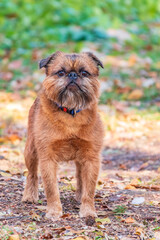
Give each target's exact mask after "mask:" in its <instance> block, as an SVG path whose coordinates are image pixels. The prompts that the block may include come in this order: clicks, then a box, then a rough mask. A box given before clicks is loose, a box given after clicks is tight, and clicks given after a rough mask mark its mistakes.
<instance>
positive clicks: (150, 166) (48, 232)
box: [0, 102, 160, 240]
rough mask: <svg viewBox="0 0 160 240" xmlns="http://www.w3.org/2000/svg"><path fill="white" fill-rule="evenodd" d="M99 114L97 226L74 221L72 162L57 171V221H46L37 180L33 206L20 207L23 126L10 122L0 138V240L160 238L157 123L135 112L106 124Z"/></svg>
mask: <svg viewBox="0 0 160 240" xmlns="http://www.w3.org/2000/svg"><path fill="white" fill-rule="evenodd" d="M25 104H26V103H25ZM22 106H23V102H22ZM25 111H26V109H25ZM101 114H102V118H103V120H104V122H105V126H106V138H105V148H104V151H103V160H102V171H101V173H100V177H99V181H98V184H97V190H96V196H95V203H96V209H97V214H98V218H97V219H96V222H95V223H93V222H92V221H90V219H89V220H88V221H87V224H88V225H92V224H93V225H92V226H88V225H86V221H85V219H80V218H79V215H78V212H79V204H78V203H77V202H76V200H75V186H76V181H75V177H74V175H75V167H74V164H73V163H69V164H68V165H66V164H63V165H62V166H61V167H60V170H59V188H60V194H61V201H62V205H63V213H64V215H63V216H62V218H61V219H59V220H55V221H51V220H48V219H46V218H45V209H46V198H45V196H44V191H43V186H42V183H41V180H40V182H39V197H40V200H39V202H38V204H22V203H21V198H22V191H23V188H24V183H25V180H26V171H25V166H24V162H23V155H22V152H23V149H24V142H25V132H26V130H25V127H26V125H23V124H22V128H18V127H17V126H20V125H16V123H15V124H14V128H13V125H10V129H11V130H12V131H11V130H10V131H11V135H9V136H12V138H10V139H9V137H8V140H7V138H6V137H5V136H4V139H5V140H4V142H2V145H1V146H0V163H1V167H0V169H1V170H0V227H1V231H0V239H8V238H9V237H10V239H11V240H14V239H77V240H78V239H79V240H82V239H96V240H98V239H107V240H132V239H141V240H142V239H144V240H159V239H160V147H159V146H160V137H159V135H158V132H160V121H159V120H152V121H151V120H148V119H144V118H143V117H139V116H136V115H135V114H130V115H127V116H126V115H124V114H122V115H118V116H116V117H115V118H114V121H113V119H112V117H110V118H109V119H110V120H106V114H107V113H106V112H105V111H103V112H101ZM23 115H24V114H23ZM107 119H108V118H107ZM21 120H22V121H23V119H21ZM25 124H26V123H25ZM13 129H14V135H15V136H17V138H16V137H15V139H14V138H13ZM18 134H19V135H18Z"/></svg>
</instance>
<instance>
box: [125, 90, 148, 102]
mask: <svg viewBox="0 0 160 240" xmlns="http://www.w3.org/2000/svg"><path fill="white" fill-rule="evenodd" d="M143 95H144V93H143V91H142V90H141V89H134V90H133V91H132V92H131V93H130V94H129V96H128V99H129V100H139V99H141V98H142V97H143Z"/></svg>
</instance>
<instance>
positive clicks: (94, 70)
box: [39, 52, 103, 110]
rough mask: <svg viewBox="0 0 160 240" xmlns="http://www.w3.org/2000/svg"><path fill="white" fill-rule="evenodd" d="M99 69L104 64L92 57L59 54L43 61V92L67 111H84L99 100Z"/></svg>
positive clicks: (90, 54) (87, 53)
mask: <svg viewBox="0 0 160 240" xmlns="http://www.w3.org/2000/svg"><path fill="white" fill-rule="evenodd" d="M99 66H100V67H102V68H103V64H102V62H101V61H100V60H99V59H98V58H97V57H96V56H95V55H93V54H92V53H89V52H86V53H81V54H74V53H73V54H65V53H62V52H56V53H54V54H52V55H51V56H49V57H48V58H45V59H42V60H41V61H40V63H39V67H40V68H42V67H44V68H46V75H47V76H46V78H45V80H44V81H43V88H44V91H45V93H46V95H47V98H48V99H50V100H52V101H54V102H55V103H57V104H58V105H61V106H63V107H67V108H68V109H75V110H78V109H84V108H88V107H89V106H90V105H91V104H92V103H95V102H96V101H97V99H98V96H99V82H98V79H97V77H98V74H99Z"/></svg>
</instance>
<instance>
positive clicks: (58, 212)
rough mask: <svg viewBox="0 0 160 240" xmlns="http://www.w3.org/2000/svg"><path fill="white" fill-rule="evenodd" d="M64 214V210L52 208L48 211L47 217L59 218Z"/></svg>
mask: <svg viewBox="0 0 160 240" xmlns="http://www.w3.org/2000/svg"><path fill="white" fill-rule="evenodd" d="M61 216H62V210H55V209H50V210H48V211H47V213H46V218H51V219H57V218H60V217H61Z"/></svg>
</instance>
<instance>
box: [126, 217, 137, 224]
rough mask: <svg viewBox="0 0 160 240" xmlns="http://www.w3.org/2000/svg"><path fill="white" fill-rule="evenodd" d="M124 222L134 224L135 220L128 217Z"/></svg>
mask: <svg viewBox="0 0 160 240" xmlns="http://www.w3.org/2000/svg"><path fill="white" fill-rule="evenodd" d="M125 222H126V223H134V222H135V220H134V219H133V218H131V217H128V218H126V219H125Z"/></svg>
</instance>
